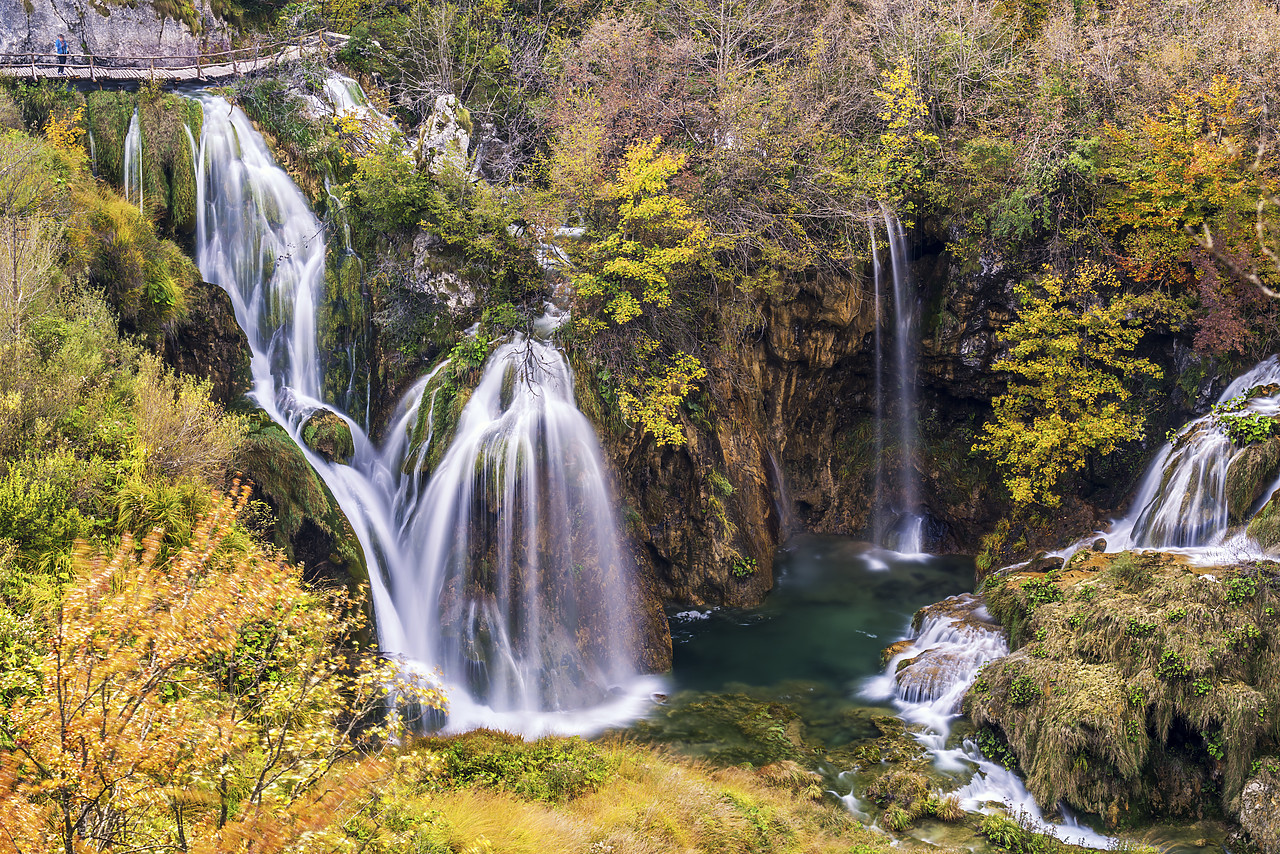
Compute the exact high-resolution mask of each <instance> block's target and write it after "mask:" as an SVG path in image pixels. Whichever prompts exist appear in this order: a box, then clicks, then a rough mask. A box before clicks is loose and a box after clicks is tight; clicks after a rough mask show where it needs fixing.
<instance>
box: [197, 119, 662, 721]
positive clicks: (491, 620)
mask: <svg viewBox="0 0 1280 854" xmlns="http://www.w3.org/2000/svg"><path fill="white" fill-rule="evenodd" d="M198 98H199V100H200V101H201V103H202V105H203V107H204V114H205V119H204V125H203V127H204V130H203V132H202V135H201V140H200V152H199V160H198V174H197V181H198V187H197V191H198V221H197V262H198V265H199V268H200V271H201V273H202V275H203V276H204V277H205V279H206V280H208V281H210V282H213V283H215V284H218V285H220V286H222V287H223V288H224V289H225V290H226V291H227V292H228V293H229V294H230V295H231V299H232V303H233V305H234V307H235V312H236V317H237V320H238V321H239V323H240V325H241V327H242V328H243V329H244V331H245V334H246V337H247V338H248V340H249V343H250V347H251V349H252V362H251V364H252V371H253V378H254V387H253V391H252V397H253V398H254V399H255V400H256V401H257V402H258V404H259V405H260V406H262V407H263V409H265V410H266V411H267V412H268V413H269V414H270V415H271V417H272V418H273V419H274V420H276V421H277V422H278V423H280V424H281V425H282V426H283V427H284V428H285V429H286V430H288V431H289V433H290V435H292V436H293V437H294V439H295V441H297V439H298V431H299V429H300V427H301V425H302V424H303V423H304V422H305V421H306V419H307V418H308V417H309V416H310V415H311V414H312V413H314V412H315V411H316V410H317V409H319V408H320V407H322V406H323V407H326V408H328V409H331V410H334V411H337V412H338V414H339V416H340V417H342V418H343V420H344V421H346V422H347V424H348V425H349V426H350V428H351V432H352V437H353V440H354V444H355V453H354V455H353V457H352V459H351V463H350V465H343V464H330V463H327V462H325V461H324V460H323V459H321V458H319V457H318V456H317V455H315V454H313V453H311V452H310V451H309V450H308V449H307V448H306V447H305V446H304V445H303V444H302V443H301V442H299V446H300V447H301V448H302V449H303V453H304V454H306V455H307V458H308V460H309V461H310V463H311V464H312V466H313V467H314V468H315V469H316V471H317V472H318V473H319V474H320V475H321V477H322V478H324V480H325V482H326V484H327V485H328V486H329V488H330V489H331V491H332V492H333V494H334V497H335V498H336V499H337V500H338V503H339V505H340V506H341V507H342V510H343V512H344V513H345V514H346V515H347V518H348V520H349V521H350V522H351V525H352V528H353V529H354V531H355V533H356V535H357V537H358V538H359V540H360V542H361V545H362V547H363V549H364V553H365V556H366V559H367V562H368V565H369V568H370V581H371V588H372V596H373V601H374V610H375V614H376V617H377V623H378V638H379V646H380V650H381V652H382V653H383V654H384V655H386V656H388V657H390V658H393V659H395V660H398V661H399V662H401V664H402V666H403V668H404V670H405V672H406V673H415V674H422V678H424V679H435V678H436V677H435V676H434V673H436V672H438V673H439V674H440V677H439V678H441V679H442V680H443V687H444V689H445V692H446V694H447V695H448V698H449V719H448V726H449V727H450V728H451V729H465V728H468V727H473V726H480V725H485V726H494V727H498V728H502V729H508V730H514V731H523V732H526V733H530V734H532V733H541V732H546V731H561V732H586V731H591V730H594V729H599V728H602V727H604V726H608V725H615V724H618V723H621V722H623V721H625V720H628V719H631V718H634V717H635V716H637V715H638V714H640V713H641V712H642V711H643V709H644V708H645V706H646V704H647V701H648V697H649V695H650V693H651V692H652V691H653V690H654V688H655V686H656V684H657V683H656V681H655V680H652V679H644V678H640V677H638V676H637V665H636V660H637V658H638V655H637V652H636V650H637V634H638V633H637V630H636V627H635V625H634V614H635V612H636V597H637V591H636V590H635V589H634V584H633V582H632V572H631V569H632V567H631V565H630V555H629V554H628V553H626V552H625V550H624V549H623V548H622V547H621V543H620V537H619V534H618V530H617V524H616V521H615V519H614V517H613V511H612V501H611V500H610V495H609V492H608V487H607V482H606V478H605V474H604V467H603V464H602V462H601V455H600V450H599V446H598V443H597V441H596V438H595V434H594V432H593V431H592V429H591V425H590V423H589V422H588V421H587V419H586V418H585V417H584V416H583V415H582V414H581V413H580V412H579V411H578V409H577V407H576V406H575V405H574V399H573V378H572V374H571V372H570V370H569V367H568V365H567V363H566V362H565V359H564V357H563V355H562V354H561V353H560V352H559V351H557V350H556V349H555V348H554V347H553V346H552V345H551V344H550V343H548V341H546V340H544V339H542V338H539V337H532V338H526V337H523V336H518V335H517V336H514V337H513V338H512V339H511V340H509V341H507V342H505V343H503V344H501V345H500V346H498V347H497V348H496V349H495V350H494V352H493V353H492V355H491V356H490V357H489V359H488V361H487V363H486V365H485V367H484V370H483V373H482V375H481V379H480V383H479V386H478V387H477V388H476V389H475V391H474V392H473V393H472V394H471V396H470V399H469V400H468V401H467V403H466V405H465V406H464V407H463V408H462V411H461V413H460V415H459V416H458V424H457V429H456V431H455V433H454V436H453V441H452V443H451V444H450V446H449V447H448V450H447V451H446V452H445V453H444V455H443V457H442V458H441V459H440V463H439V465H438V466H437V467H436V469H435V470H434V471H431V472H428V471H426V469H425V462H426V460H427V451H428V449H430V448H431V445H432V442H433V441H439V439H440V437H439V436H438V435H436V433H435V428H436V422H437V421H438V420H439V418H438V417H437V416H438V414H439V413H438V412H437V410H442V409H443V408H444V407H441V406H438V405H437V404H438V402H439V400H440V399H443V398H442V397H441V396H442V395H444V394H445V392H444V391H443V389H444V388H445V387H446V385H447V386H448V388H449V394H450V395H454V394H457V393H459V389H458V388H457V387H456V384H455V381H454V380H455V378H454V377H453V376H452V370H451V366H450V365H449V363H447V362H445V363H441V364H439V365H437V366H436V367H435V369H434V370H433V371H432V372H431V373H429V374H428V375H427V376H425V377H423V378H421V379H420V380H418V381H417V382H416V383H414V384H413V386H412V387H411V388H410V389H409V390H408V392H407V393H406V394H405V395H404V397H403V398H402V399H401V401H400V403H399V405H398V407H397V409H396V411H395V413H394V416H393V419H392V421H391V425H390V429H389V430H388V433H387V439H386V442H385V444H384V445H383V446H382V447H376V446H375V445H374V444H373V442H372V441H371V440H370V439H369V437H368V436H367V435H366V434H365V433H364V432H363V431H362V430H361V428H360V425H359V424H358V423H357V422H356V420H355V419H353V418H350V417H348V416H347V415H346V414H345V413H342V412H341V411H340V410H339V408H338V407H337V406H335V405H334V404H333V403H332V402H329V401H323V400H322V399H321V394H320V389H321V384H320V367H319V358H320V349H319V347H318V345H317V338H316V310H317V306H318V305H319V304H320V302H321V299H322V295H323V294H322V292H323V287H324V256H325V235H324V229H323V226H322V225H321V223H320V221H319V220H318V219H317V218H316V217H315V215H314V214H313V213H312V212H311V210H310V208H309V207H308V205H307V203H306V199H305V198H304V197H303V196H302V194H301V192H300V191H299V190H298V188H297V187H296V186H295V185H294V184H293V182H292V181H290V180H289V178H288V176H287V175H286V174H285V173H284V171H283V170H281V169H280V168H279V167H278V166H276V165H275V164H274V162H273V161H272V159H271V157H270V154H269V153H268V150H267V148H266V145H265V143H264V142H263V140H262V138H261V136H260V135H259V134H258V133H257V132H256V131H255V130H254V129H253V127H252V124H251V123H250V122H249V120H248V119H247V117H245V115H244V114H243V113H242V112H241V111H240V110H239V109H236V108H233V107H231V106H230V105H229V104H228V103H227V102H226V101H225V100H223V99H221V98H217V97H214V96H211V95H207V94H202V95H200V96H198ZM550 325H554V324H553V323H552V322H551V321H548V323H547V324H544V325H542V326H540V327H539V328H540V329H542V330H544V331H545V330H546V329H548V328H549V326H550ZM424 434H425V438H424Z"/></svg>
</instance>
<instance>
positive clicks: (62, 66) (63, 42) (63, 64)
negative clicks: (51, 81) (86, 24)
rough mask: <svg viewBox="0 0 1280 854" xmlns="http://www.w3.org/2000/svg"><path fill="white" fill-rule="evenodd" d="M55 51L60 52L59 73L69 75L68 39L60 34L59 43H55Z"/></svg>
mask: <svg viewBox="0 0 1280 854" xmlns="http://www.w3.org/2000/svg"><path fill="white" fill-rule="evenodd" d="M53 49H54V50H55V51H57V52H58V73H59V74H66V73H67V53H68V50H67V37H66V36H65V35H62V34H59V35H58V39H57V41H55V42H54V43H53Z"/></svg>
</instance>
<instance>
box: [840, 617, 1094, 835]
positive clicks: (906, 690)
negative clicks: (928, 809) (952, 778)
mask: <svg viewBox="0 0 1280 854" xmlns="http://www.w3.org/2000/svg"><path fill="white" fill-rule="evenodd" d="M894 648H895V649H896V650H897V651H896V652H895V653H894V655H893V657H892V658H891V659H890V660H889V663H888V666H887V667H886V668H885V672H884V673H883V674H881V675H880V676H877V677H875V678H873V679H871V680H869V681H868V682H867V684H866V685H865V687H864V688H863V690H862V696H863V697H866V698H867V699H871V700H876V701H880V702H884V701H889V702H892V704H893V705H894V707H895V708H896V709H897V710H898V716H899V717H901V718H902V719H903V720H905V721H906V722H907V723H909V724H916V725H918V726H920V727H922V728H923V729H922V730H921V731H919V732H917V733H916V738H917V740H919V741H920V743H921V744H922V745H923V746H924V747H925V748H926V749H928V750H929V752H930V753H932V754H933V757H934V764H935V765H936V766H937V767H938V768H939V769H940V770H943V771H946V772H950V773H968V772H969V771H972V772H973V776H972V779H970V781H969V782H968V783H967V784H965V785H964V786H962V787H961V788H960V789H959V790H958V791H957V792H956V793H955V794H956V795H958V796H959V798H960V803H961V806H963V807H964V809H965V810H967V811H969V812H990V807H989V804H990V803H993V802H994V803H1001V804H1004V805H1005V808H1006V809H1007V810H1009V811H1010V812H1011V813H1013V814H1017V813H1025V814H1026V815H1028V816H1029V817H1030V818H1031V819H1032V821H1033V822H1034V823H1035V824H1037V825H1039V826H1041V827H1042V828H1043V830H1044V831H1045V832H1047V833H1052V834H1054V835H1055V836H1057V837H1058V838H1060V839H1062V840H1064V841H1067V842H1071V843H1075V844H1079V845H1082V846H1087V847H1092V848H1103V849H1107V848H1111V847H1112V845H1113V840H1111V839H1109V838H1108V837H1106V836H1103V835H1101V834H1099V833H1097V832H1095V831H1094V830H1092V829H1091V828H1089V827H1086V826H1084V825H1082V824H1080V823H1079V822H1078V821H1076V820H1075V819H1074V817H1072V816H1071V815H1070V814H1069V813H1068V812H1067V811H1066V810H1065V809H1062V810H1061V812H1062V814H1063V816H1064V820H1063V821H1062V822H1061V823H1058V824H1054V823H1050V822H1049V821H1048V820H1046V819H1045V817H1044V814H1043V813H1042V812H1041V811H1040V807H1039V805H1038V804H1037V803H1036V801H1035V798H1033V797H1032V796H1031V793H1030V792H1028V791H1027V787H1026V785H1025V784H1023V782H1022V780H1021V778H1019V777H1018V775H1017V774H1015V773H1013V772H1012V771H1010V770H1008V769H1006V768H1004V767H1003V766H1001V765H998V764H996V763H994V762H991V761H989V760H988V759H986V758H985V757H984V756H983V755H982V753H981V751H979V750H978V747H977V745H976V744H974V743H973V742H972V741H970V740H965V741H964V742H963V744H961V745H960V746H958V747H948V746H947V740H948V737H949V736H950V734H951V725H952V724H953V723H954V722H955V720H956V719H957V718H958V717H959V716H960V713H961V712H960V703H961V700H963V698H964V695H965V692H966V691H968V690H969V686H970V685H972V684H973V681H974V680H975V679H976V678H977V676H978V671H980V670H981V669H982V667H983V665H985V664H987V663H988V662H991V661H995V660H996V659H997V658H1002V657H1004V656H1006V655H1008V654H1009V646H1008V644H1007V643H1006V641H1005V638H1004V632H1003V630H1002V629H1001V627H1000V626H999V625H998V624H997V623H996V622H995V621H994V620H993V619H992V618H991V615H990V614H989V613H988V612H987V609H986V606H985V605H984V604H983V602H982V599H981V598H980V597H978V596H975V595H973V594H972V593H962V594H960V595H959V596H952V597H951V598H949V599H945V600H943V601H942V602H939V603H937V604H935V605H930V606H929V607H927V608H923V609H921V610H920V611H919V612H918V613H917V614H916V617H915V623H914V629H913V630H912V633H911V635H910V637H909V638H907V639H906V640H905V641H902V642H900V643H899V644H896V645H895V647H894ZM844 800H845V802H846V804H848V805H849V806H850V808H851V809H855V810H857V809H858V808H859V807H860V806H861V804H860V802H859V801H858V799H857V798H856V796H855V795H854V794H853V793H850V794H849V795H848V796H846V797H845V799H844Z"/></svg>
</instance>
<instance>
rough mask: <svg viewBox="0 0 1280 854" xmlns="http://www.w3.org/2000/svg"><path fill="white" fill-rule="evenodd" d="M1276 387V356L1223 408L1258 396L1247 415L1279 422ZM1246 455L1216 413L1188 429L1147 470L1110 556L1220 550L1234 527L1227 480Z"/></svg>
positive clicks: (1110, 544) (1114, 533) (1279, 375)
mask: <svg viewBox="0 0 1280 854" xmlns="http://www.w3.org/2000/svg"><path fill="white" fill-rule="evenodd" d="M1277 384H1280V358H1277V357H1276V356H1272V357H1271V358H1269V359H1266V360H1265V361H1263V362H1260V363H1259V364H1257V365H1255V366H1254V367H1253V368H1252V369H1251V370H1249V371H1248V372H1247V373H1245V374H1243V375H1242V376H1240V377H1238V378H1236V380H1235V381H1234V382H1232V383H1231V384H1230V385H1229V386H1227V388H1226V390H1225V391H1224V392H1223V393H1222V396H1221V397H1219V398H1218V403H1219V404H1223V403H1226V402H1227V401H1229V400H1232V399H1233V398H1237V397H1240V396H1242V395H1246V394H1250V393H1251V392H1254V394H1252V396H1250V397H1249V399H1248V400H1247V401H1246V402H1245V404H1244V409H1243V410H1242V411H1244V412H1253V413H1258V414H1261V415H1266V416H1280V385H1277ZM1272 386H1275V387H1272ZM1245 453H1247V450H1246V449H1245V448H1241V447H1239V446H1237V445H1236V444H1234V443H1233V442H1232V441H1231V439H1230V437H1228V435H1227V433H1226V431H1225V430H1224V429H1223V428H1222V426H1221V425H1220V424H1219V423H1218V422H1217V421H1216V419H1215V417H1214V414H1213V413H1210V414H1208V415H1204V416H1202V417H1200V418H1197V419H1195V420H1193V421H1191V422H1189V423H1188V424H1186V425H1184V426H1183V427H1182V429H1180V430H1179V431H1178V432H1177V434H1176V435H1175V436H1174V437H1173V441H1171V442H1168V443H1166V444H1165V446H1164V447H1163V448H1162V449H1161V450H1160V453H1159V454H1157V455H1156V458H1155V459H1154V460H1153V461H1152V462H1151V465H1150V466H1148V468H1147V472H1146V474H1145V475H1143V478H1142V482H1141V484H1140V485H1139V487H1138V494H1137V496H1136V497H1135V498H1134V501H1133V507H1132V509H1131V510H1130V511H1129V514H1128V515H1127V516H1125V517H1124V518H1122V519H1119V520H1117V521H1116V522H1115V523H1113V525H1112V528H1111V532H1110V533H1109V534H1107V535H1106V538H1107V550H1108V551H1124V550H1127V549H1138V548H1196V547H1204V546H1214V545H1218V544H1220V543H1221V542H1222V540H1223V537H1224V536H1225V534H1226V533H1227V528H1228V524H1229V519H1228V515H1229V514H1228V496H1227V481H1228V476H1227V474H1228V471H1229V470H1230V468H1231V464H1232V462H1233V461H1235V460H1237V459H1239V458H1240V457H1241V456H1242V455H1243V454H1245ZM1277 486H1280V484H1277ZM1275 488H1276V487H1272V490H1271V491H1274V489H1275ZM1271 491H1267V492H1265V493H1264V495H1268V496H1269V495H1270V494H1271ZM1252 509H1255V510H1256V508H1252Z"/></svg>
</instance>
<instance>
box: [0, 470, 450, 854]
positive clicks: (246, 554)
mask: <svg viewBox="0 0 1280 854" xmlns="http://www.w3.org/2000/svg"><path fill="white" fill-rule="evenodd" d="M246 500H247V493H246V492H241V493H239V495H238V497H237V498H234V499H233V498H229V497H224V498H221V499H220V500H218V501H217V502H216V503H215V505H214V509H213V510H212V511H211V512H210V513H208V514H207V515H205V516H204V517H203V518H202V519H201V520H200V522H199V524H198V525H197V526H196V530H195V532H194V534H193V535H192V537H191V538H190V542H189V543H188V544H187V545H185V546H184V547H182V548H181V549H180V550H177V551H176V553H174V554H173V555H172V556H171V557H168V558H166V557H165V556H164V549H163V548H162V537H161V535H160V532H158V531H157V532H156V533H153V534H152V535H151V536H149V537H147V538H146V539H145V540H144V541H142V542H141V543H137V542H134V541H133V540H132V539H131V538H130V537H125V538H124V540H123V541H122V542H121V543H120V546H119V548H117V549H116V550H115V551H114V552H112V553H110V554H105V555H103V554H100V555H96V556H92V557H91V556H89V555H87V554H83V553H82V554H81V555H79V556H78V557H77V559H76V561H75V572H74V579H73V581H72V582H71V584H70V586H69V587H68V589H67V590H66V592H65V594H64V596H63V597H62V599H61V602H60V603H59V605H58V606H57V607H56V609H55V611H54V613H53V614H52V616H51V617H50V619H49V625H48V634H49V643H48V649H47V652H46V653H45V655H44V656H43V657H42V658H40V659H39V660H37V661H36V662H34V665H33V668H34V671H35V674H36V679H35V680H34V682H35V688H34V690H32V691H29V692H24V693H22V694H20V695H18V696H17V697H15V698H14V699H13V700H12V701H11V703H10V704H9V706H8V708H7V709H4V710H3V718H2V720H0V727H2V729H0V735H2V738H3V746H0V839H3V840H4V843H3V844H0V848H4V849H8V850H17V851H23V852H27V854H33V852H63V854H76V852H84V851H91V850H92V851H100V850H108V849H118V850H131V851H140V850H180V851H229V850H237V851H254V852H273V851H280V850H283V849H284V848H285V847H286V846H287V845H289V844H291V843H293V842H296V841H297V840H298V839H300V838H301V837H302V836H303V835H304V834H307V833H309V832H313V831H316V830H318V829H319V828H321V827H324V826H328V825H329V824H331V823H332V822H333V821H334V819H335V817H336V816H338V815H340V814H341V811H342V810H343V809H344V808H345V807H346V806H348V805H351V804H354V803H355V802H356V801H357V799H358V798H359V797H361V794H362V792H363V791H364V790H365V787H366V786H367V785H368V783H369V782H370V781H371V780H372V779H373V778H374V777H376V776H377V775H378V774H379V773H381V770H380V765H379V763H378V761H377V760H376V759H363V758H361V757H360V755H359V753H358V746H359V744H360V743H361V741H362V740H363V741H364V742H366V743H369V744H373V745H376V744H377V742H378V739H379V738H380V737H381V736H383V735H385V734H386V732H387V730H388V728H389V727H392V726H394V725H395V718H394V716H391V717H390V718H389V719H387V720H384V723H382V724H380V725H377V726H374V725H373V724H374V717H375V715H374V713H375V712H377V711H378V710H379V709H381V708H382V707H383V705H384V704H385V702H386V697H387V691H388V689H390V690H394V691H395V692H397V693H398V694H399V695H401V696H405V695H409V694H412V695H414V699H416V700H417V701H418V702H419V703H423V704H426V705H432V706H436V707H442V706H443V697H442V696H441V695H440V694H439V693H438V692H437V691H435V690H433V689H430V688H418V687H415V686H414V685H411V684H406V683H404V681H403V680H402V679H400V677H399V676H398V675H397V673H396V672H395V670H394V669H393V668H392V667H391V666H390V665H388V664H386V663H380V662H378V661H377V660H376V659H374V658H371V657H369V656H365V655H362V654H360V653H359V651H358V650H357V651H355V652H352V653H351V654H350V655H343V654H339V653H338V652H336V651H335V647H336V645H337V644H338V643H339V642H340V641H344V640H347V639H349V638H350V636H351V634H352V632H353V631H354V630H355V628H356V626H357V621H356V618H354V617H352V616H351V614H352V613H353V610H354V609H352V608H351V607H350V605H349V603H347V602H346V601H345V600H344V599H343V597H341V596H339V595H330V594H327V593H326V594H321V593H316V592H312V591H308V590H307V589H306V588H304V586H303V584H302V581H301V577H300V571H299V570H298V569H297V568H295V567H293V566H290V565H288V564H285V563H283V562H280V561H279V560H277V559H276V558H274V557H273V556H272V555H270V554H267V553H264V552H262V551H260V550H259V548H258V547H257V546H255V545H253V544H252V542H251V541H249V540H248V539H247V538H246V537H245V536H244V534H243V529H241V528H240V527H239V526H238V525H237V524H236V523H235V519H236V517H237V515H238V514H239V513H240V511H241V510H242V509H243V507H244V505H245V502H246ZM339 763H342V765H343V767H342V773H341V774H331V773H330V772H331V771H333V770H334V769H335V766H338V765H339Z"/></svg>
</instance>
